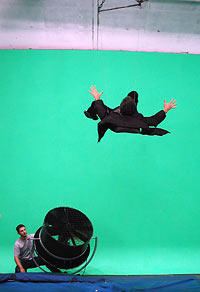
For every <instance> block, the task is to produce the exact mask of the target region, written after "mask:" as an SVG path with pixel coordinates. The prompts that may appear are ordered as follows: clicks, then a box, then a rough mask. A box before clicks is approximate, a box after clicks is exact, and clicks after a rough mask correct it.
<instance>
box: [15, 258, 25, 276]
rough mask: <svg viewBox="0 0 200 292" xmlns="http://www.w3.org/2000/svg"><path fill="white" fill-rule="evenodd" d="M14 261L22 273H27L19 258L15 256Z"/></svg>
mask: <svg viewBox="0 0 200 292" xmlns="http://www.w3.org/2000/svg"><path fill="white" fill-rule="evenodd" d="M14 260H15V263H16V264H17V266H18V267H19V269H20V272H21V273H25V272H26V271H25V270H24V267H23V266H22V264H21V262H20V259H19V258H18V257H17V256H14Z"/></svg>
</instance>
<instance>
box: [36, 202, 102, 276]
mask: <svg viewBox="0 0 200 292" xmlns="http://www.w3.org/2000/svg"><path fill="white" fill-rule="evenodd" d="M92 235H93V227H92V223H91V222H90V220H89V219H88V217H87V216H86V215H85V214H83V213H82V212H80V211H78V210H76V209H73V208H69V207H59V208H55V209H52V210H50V211H49V212H48V213H47V215H46V216H45V219H44V223H43V226H41V227H40V228H39V229H38V230H37V231H36V233H35V236H34V244H33V249H32V251H31V252H32V255H33V260H34V254H35V253H36V254H37V255H38V256H40V257H41V258H42V259H43V260H44V261H45V262H46V263H47V264H48V265H51V266H53V267H56V268H59V269H65V270H68V269H74V268H77V267H79V266H80V265H82V264H83V263H84V262H86V263H85V264H84V265H83V266H82V267H81V268H80V269H78V270H77V271H76V272H73V273H72V274H76V273H78V272H80V271H81V270H82V269H84V268H85V267H86V266H87V265H88V264H89V263H90V261H91V260H92V258H93V257H94V254H95V252H96V248H97V237H92ZM91 239H94V240H95V245H94V250H93V252H92V254H91V256H90V258H89V259H88V257H89V254H90V244H89V242H90V240H91ZM34 262H35V264H36V265H37V266H38V264H37V263H36V261H35V260H34ZM38 267H39V268H40V269H41V270H43V271H44V272H46V271H45V270H44V269H43V268H41V267H40V266H38Z"/></svg>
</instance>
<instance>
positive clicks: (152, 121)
mask: <svg viewBox="0 0 200 292" xmlns="http://www.w3.org/2000/svg"><path fill="white" fill-rule="evenodd" d="M176 106H177V103H176V100H174V99H173V98H172V100H171V101H170V102H169V103H166V100H164V109H163V110H161V111H159V112H158V113H157V114H155V115H153V116H151V117H144V120H145V122H147V124H148V125H149V126H154V127H156V126H157V125H158V124H160V123H161V122H162V121H163V120H164V119H165V118H166V113H167V112H168V111H169V110H171V109H173V108H176Z"/></svg>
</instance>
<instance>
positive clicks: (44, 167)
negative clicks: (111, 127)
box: [0, 50, 200, 275]
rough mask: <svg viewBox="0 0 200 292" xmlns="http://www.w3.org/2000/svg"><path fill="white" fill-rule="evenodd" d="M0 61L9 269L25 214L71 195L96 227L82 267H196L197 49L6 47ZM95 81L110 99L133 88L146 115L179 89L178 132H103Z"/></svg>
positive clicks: (159, 270) (29, 219)
mask: <svg viewBox="0 0 200 292" xmlns="http://www.w3.org/2000/svg"><path fill="white" fill-rule="evenodd" d="M0 64H1V67H0V139H1V140H0V141H1V143H0V161H1V163H0V197H1V204H0V214H1V217H0V228H1V249H0V258H1V271H0V272H3V273H7V272H13V271H14V267H15V264H14V259H13V245H14V242H15V240H16V239H17V238H18V236H17V234H16V231H15V227H16V226H17V225H18V224H20V223H23V224H25V225H26V227H27V231H28V233H34V232H35V231H36V230H37V229H38V228H39V227H40V226H41V225H42V223H43V219H44V216H45V215H46V213H47V212H48V211H49V210H50V209H52V208H55V207H59V206H68V207H72V208H76V209H78V210H80V211H82V212H83V213H85V214H86V215H87V216H88V217H89V219H90V220H91V222H92V223H93V226H94V235H95V236H98V248H97V252H96V255H95V257H94V259H93V261H92V262H91V263H90V265H89V266H88V268H87V271H86V273H87V274H101V275H103V274H122V275H123V274H132V275H133V274H174V273H199V272H200V231H199V230H200V229H199V213H200V197H199V154H200V150H199V144H200V135H199V126H200V117H199V116H200V115H199V112H200V95H199V84H200V74H199V67H200V56H198V55H183V54H161V53H140V52H113V51H70V50H69V51H66V50H57V51H54V50H52V51H48V50H38V51H37V50H34V51H32V50H17V51H15V50H11V51H9V50H5V51H4V50H1V51H0ZM91 85H96V86H97V89H99V90H100V91H101V90H103V91H104V94H103V95H102V99H103V100H104V102H105V103H106V104H107V105H108V106H109V107H115V106H117V105H119V103H120V101H121V99H122V98H124V97H125V96H126V95H127V93H128V92H129V91H131V90H137V91H138V93H139V104H138V110H139V112H141V113H143V114H144V115H145V116H150V115H152V114H154V113H156V112H157V111H159V110H161V109H163V100H164V98H166V99H167V100H168V101H169V100H170V99H171V98H176V99H177V101H178V108H177V109H176V110H171V111H170V112H169V113H168V114H167V118H166V119H165V121H164V122H163V123H162V126H161V127H163V128H164V129H167V130H169V131H170V132H171V134H168V135H166V136H163V137H149V136H142V135H134V134H126V133H123V134H116V133H113V132H107V133H106V135H105V137H104V138H103V139H102V141H101V142H100V143H97V122H96V121H92V120H89V119H86V118H85V116H84V114H83V111H84V110H85V109H87V107H88V106H89V105H90V103H91V102H92V100H93V99H92V96H91V95H90V94H89V93H88V89H89V87H90V86H91ZM34 271H38V270H37V269H36V270H34Z"/></svg>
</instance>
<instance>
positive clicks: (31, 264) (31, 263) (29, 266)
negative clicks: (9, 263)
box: [15, 257, 60, 273]
mask: <svg viewBox="0 0 200 292" xmlns="http://www.w3.org/2000/svg"><path fill="white" fill-rule="evenodd" d="M34 260H35V261H36V263H37V264H38V266H46V267H47V268H48V269H49V270H50V271H51V272H53V273H60V270H59V269H57V268H55V267H52V266H51V265H48V264H46V263H45V262H44V260H43V259H42V258H41V257H34ZM34 260H23V259H20V262H21V264H22V266H23V268H24V270H25V271H26V272H27V270H28V269H33V268H37V265H36V264H35V262H34ZM15 273H20V268H19V267H18V266H16V268H15Z"/></svg>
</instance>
